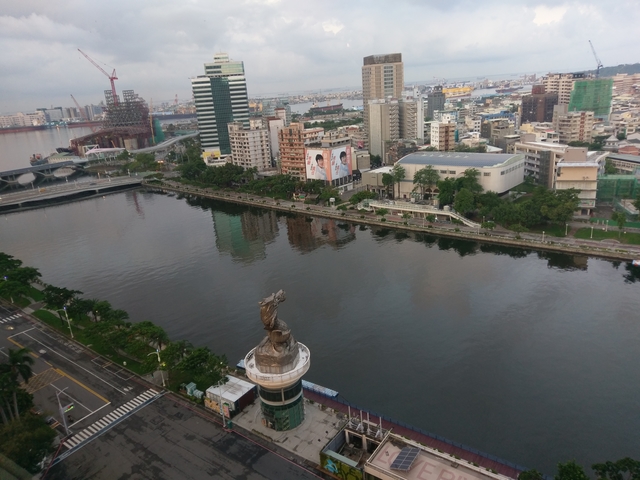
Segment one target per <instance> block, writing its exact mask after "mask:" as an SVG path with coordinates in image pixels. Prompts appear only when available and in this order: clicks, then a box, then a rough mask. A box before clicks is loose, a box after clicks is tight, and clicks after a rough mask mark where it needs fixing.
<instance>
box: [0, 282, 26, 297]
mask: <svg viewBox="0 0 640 480" xmlns="http://www.w3.org/2000/svg"><path fill="white" fill-rule="evenodd" d="M28 293H29V287H28V286H26V285H25V284H24V283H21V282H16V281H14V280H8V279H7V278H6V277H5V279H4V280H3V281H1V282H0V295H2V296H4V297H9V299H10V300H11V303H14V302H13V299H14V298H19V297H22V296H25V295H27V294H28Z"/></svg>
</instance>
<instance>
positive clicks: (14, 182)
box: [0, 160, 82, 190]
mask: <svg viewBox="0 0 640 480" xmlns="http://www.w3.org/2000/svg"><path fill="white" fill-rule="evenodd" d="M61 168H71V169H73V170H78V169H81V168H82V167H79V166H78V164H77V163H76V162H73V161H71V160H68V161H65V162H57V163H44V164H42V165H33V166H31V167H25V168H16V169H14V170H6V171H4V172H0V190H3V189H6V188H10V187H12V186H14V187H16V186H18V185H20V178H22V177H24V176H25V175H28V174H33V175H34V176H35V180H34V181H33V183H35V184H38V183H41V182H42V181H44V180H47V179H50V180H52V179H54V178H57V177H56V170H59V169H61ZM27 182H28V180H27Z"/></svg>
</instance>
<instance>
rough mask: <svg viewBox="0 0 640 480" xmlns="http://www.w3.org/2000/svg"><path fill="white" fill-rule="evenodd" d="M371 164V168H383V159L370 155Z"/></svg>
mask: <svg viewBox="0 0 640 480" xmlns="http://www.w3.org/2000/svg"><path fill="white" fill-rule="evenodd" d="M369 158H370V163H371V168H378V167H381V166H382V158H381V157H380V155H373V154H372V155H370V156H369Z"/></svg>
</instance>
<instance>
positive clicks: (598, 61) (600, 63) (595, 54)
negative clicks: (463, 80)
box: [114, 40, 602, 78]
mask: <svg viewBox="0 0 640 480" xmlns="http://www.w3.org/2000/svg"><path fill="white" fill-rule="evenodd" d="M589 45H591V51H592V52H593V57H594V58H595V59H596V63H597V64H598V68H597V70H596V78H598V77H599V76H600V69H601V68H602V62H601V61H600V59H599V58H598V54H597V53H596V49H595V48H593V43H591V40H589ZM114 72H115V70H114Z"/></svg>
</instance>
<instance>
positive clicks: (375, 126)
mask: <svg viewBox="0 0 640 480" xmlns="http://www.w3.org/2000/svg"><path fill="white" fill-rule="evenodd" d="M368 107H369V108H368V109H367V110H368V114H369V117H368V122H367V123H368V124H369V152H371V155H379V156H380V157H382V162H383V163H387V162H386V158H385V157H386V155H385V145H386V142H389V141H397V140H398V139H399V138H400V105H399V103H398V101H397V100H392V99H388V100H369V104H368Z"/></svg>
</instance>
